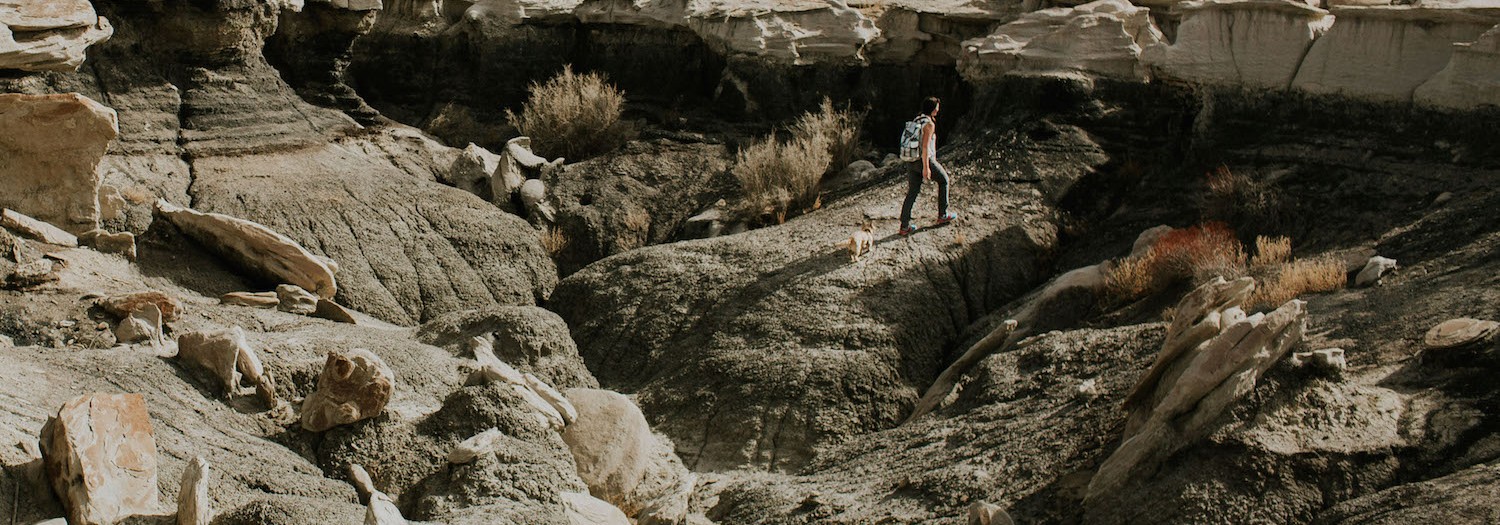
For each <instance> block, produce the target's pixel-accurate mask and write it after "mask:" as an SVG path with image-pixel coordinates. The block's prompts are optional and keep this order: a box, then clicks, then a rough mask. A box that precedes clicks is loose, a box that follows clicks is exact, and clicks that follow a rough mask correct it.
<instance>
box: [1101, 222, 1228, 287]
mask: <svg viewBox="0 0 1500 525" xmlns="http://www.w3.org/2000/svg"><path fill="white" fill-rule="evenodd" d="M1244 274H1245V248H1244V245H1242V244H1241V243H1240V241H1239V239H1237V238H1235V236H1234V231H1233V230H1231V229H1229V226H1227V225H1225V224H1224V223H1221V222H1209V223H1204V224H1200V225H1198V226H1193V227H1190V228H1181V229H1176V230H1172V231H1171V232H1168V233H1167V234H1166V235H1163V236H1162V238H1161V239H1160V240H1158V241H1156V244H1154V245H1152V246H1151V249H1150V250H1148V251H1147V252H1146V253H1145V254H1144V255H1142V256H1140V257H1132V258H1127V259H1125V260H1123V261H1120V262H1119V263H1117V264H1115V266H1114V268H1112V269H1111V270H1110V271H1109V273H1108V274H1106V275H1105V277H1104V281H1105V289H1106V291H1107V293H1108V294H1109V295H1110V296H1111V297H1112V298H1114V299H1115V300H1116V301H1119V302H1128V301H1132V300H1135V299H1138V298H1140V297H1144V296H1146V295H1150V294H1152V293H1155V292H1159V291H1161V290H1164V289H1166V288H1167V287H1169V286H1171V285H1174V284H1177V283H1180V282H1184V281H1190V282H1191V283H1192V284H1198V283H1202V282H1205V281H1207V280H1209V279H1212V278H1214V277H1215V276H1221V277H1224V278H1225V279H1234V278H1238V277H1240V276H1242V275H1244Z"/></svg>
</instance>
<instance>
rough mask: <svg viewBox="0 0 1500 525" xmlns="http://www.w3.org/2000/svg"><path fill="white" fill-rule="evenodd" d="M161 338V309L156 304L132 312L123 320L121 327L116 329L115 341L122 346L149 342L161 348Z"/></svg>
mask: <svg viewBox="0 0 1500 525" xmlns="http://www.w3.org/2000/svg"><path fill="white" fill-rule="evenodd" d="M161 337H162V332H161V309H159V308H157V307H156V305H154V304H147V305H145V306H143V307H141V308H140V309H138V310H136V311H134V312H131V313H130V316H129V317H126V318H125V319H123V320H121V321H120V324H119V326H116V327H115V340H116V341H119V342H120V343H122V344H127V345H128V344H135V343H140V342H149V343H151V345H152V346H155V347H158V348H159V347H161Z"/></svg>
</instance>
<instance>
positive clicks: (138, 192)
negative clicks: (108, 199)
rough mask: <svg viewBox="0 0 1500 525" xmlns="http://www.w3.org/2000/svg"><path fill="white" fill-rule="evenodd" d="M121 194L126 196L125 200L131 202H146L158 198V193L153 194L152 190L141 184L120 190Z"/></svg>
mask: <svg viewBox="0 0 1500 525" xmlns="http://www.w3.org/2000/svg"><path fill="white" fill-rule="evenodd" d="M120 196H121V197H124V198H125V201H126V202H129V203H131V204H145V203H148V202H151V201H154V200H156V195H154V194H152V193H151V190H147V189H145V188H142V187H140V186H130V187H127V188H125V189H123V190H120Z"/></svg>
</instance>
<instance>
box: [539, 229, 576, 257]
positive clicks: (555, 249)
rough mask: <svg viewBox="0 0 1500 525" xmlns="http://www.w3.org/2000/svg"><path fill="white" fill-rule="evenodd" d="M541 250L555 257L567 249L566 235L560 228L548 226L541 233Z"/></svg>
mask: <svg viewBox="0 0 1500 525" xmlns="http://www.w3.org/2000/svg"><path fill="white" fill-rule="evenodd" d="M541 238H542V249H544V250H547V255H550V256H552V257H557V254H559V253H562V251H563V249H564V248H567V247H568V241H569V239H568V234H567V233H564V232H563V231H562V228H558V227H556V226H548V227H547V228H546V229H543V230H542V231H541Z"/></svg>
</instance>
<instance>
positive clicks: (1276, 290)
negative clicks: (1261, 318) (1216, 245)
mask: <svg viewBox="0 0 1500 525" xmlns="http://www.w3.org/2000/svg"><path fill="white" fill-rule="evenodd" d="M1346 279H1347V275H1346V274H1345V272H1344V265H1343V263H1341V262H1339V261H1336V260H1332V259H1304V260H1298V261H1292V262H1289V263H1285V264H1282V265H1281V266H1280V267H1279V268H1278V269H1277V270H1276V272H1275V274H1273V275H1271V276H1267V277H1264V278H1262V279H1260V283H1259V284H1258V286H1256V288H1255V295H1254V296H1252V297H1251V298H1250V304H1251V305H1252V306H1267V307H1272V308H1275V307H1277V306H1280V305H1281V304H1283V303H1285V302H1287V301H1290V300H1292V299H1296V298H1297V297H1299V296H1301V295H1302V294H1307V293H1317V292H1327V291H1332V290H1337V289H1339V288H1343V287H1344V282H1345V280H1346Z"/></svg>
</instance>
